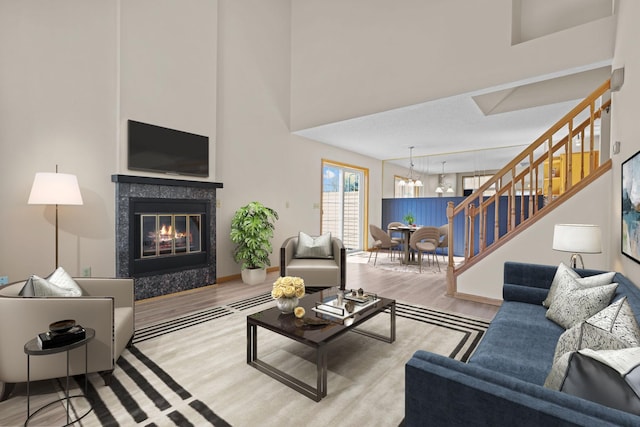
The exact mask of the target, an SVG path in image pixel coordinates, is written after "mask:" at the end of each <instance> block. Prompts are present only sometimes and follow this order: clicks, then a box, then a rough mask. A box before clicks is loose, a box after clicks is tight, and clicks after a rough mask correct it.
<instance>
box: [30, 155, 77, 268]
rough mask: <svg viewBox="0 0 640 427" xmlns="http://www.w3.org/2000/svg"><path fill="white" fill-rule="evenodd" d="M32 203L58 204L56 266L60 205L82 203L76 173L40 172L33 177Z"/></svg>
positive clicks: (57, 265)
mask: <svg viewBox="0 0 640 427" xmlns="http://www.w3.org/2000/svg"><path fill="white" fill-rule="evenodd" d="M27 203H28V204H30V205H55V206H56V268H58V267H59V263H58V205H81V204H82V194H80V187H79V186H78V179H77V178H76V176H75V175H70V174H66V173H58V166H56V172H55V173H52V172H38V173H36V176H35V178H34V179H33V185H32V186H31V193H30V194H29V201H28V202H27Z"/></svg>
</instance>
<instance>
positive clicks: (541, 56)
mask: <svg viewBox="0 0 640 427" xmlns="http://www.w3.org/2000/svg"><path fill="white" fill-rule="evenodd" d="M292 5H293V29H292V31H293V41H292V42H293V43H292V46H293V48H292V56H291V58H292V66H291V69H292V82H291V84H292V94H291V95H292V96H291V99H292V118H291V124H292V126H291V127H292V129H293V130H300V129H305V128H309V127H313V126H318V125H321V124H326V123H331V122H335V121H338V120H345V119H349V118H353V117H358V116H362V115H365V114H371V113H375V112H380V111H386V110H389V109H392V108H397V107H401V106H407V105H412V104H417V103H420V102H426V101H429V100H433V99H438V98H444V97H447V96H451V95H456V94H461V93H466V92H470V91H473V90H479V89H486V88H489V87H493V86H496V85H499V84H505V83H510V82H516V81H520V80H522V79H528V78H532V77H537V76H540V75H544V74H549V73H555V72H559V71H564V70H568V69H572V68H574V67H578V66H584V65H586V64H593V63H596V62H599V61H608V60H610V59H611V53H612V51H613V45H614V36H613V35H614V33H615V19H614V18H613V17H608V18H602V19H598V20H595V21H592V22H588V23H586V24H583V25H579V26H575V27H572V28H569V29H566V30H564V31H559V32H556V33H553V34H550V35H547V36H544V37H540V38H537V39H535V40H530V41H528V42H526V43H521V44H518V45H516V46H512V45H511V21H512V0H485V1H468V0H448V1H424V0H397V1H393V2H390V1H387V0H349V1H344V0H323V1H317V0H295V1H294V2H292Z"/></svg>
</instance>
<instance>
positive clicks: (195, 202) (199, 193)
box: [112, 175, 222, 299]
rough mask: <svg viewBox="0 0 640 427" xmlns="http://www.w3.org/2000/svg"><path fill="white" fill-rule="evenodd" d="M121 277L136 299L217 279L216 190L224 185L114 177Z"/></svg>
mask: <svg viewBox="0 0 640 427" xmlns="http://www.w3.org/2000/svg"><path fill="white" fill-rule="evenodd" d="M112 181H113V182H114V183H115V184H116V275H117V277H134V278H135V295H136V299H144V298H150V297H154V296H159V295H165V294H169V293H174V292H179V291H183V290H188V289H193V288H198V287H201V286H206V285H210V284H214V283H215V282H216V263H215V247H216V232H215V231H216V230H215V223H216V221H215V205H216V189H218V188H222V184H221V183H213V182H205V181H185V180H177V179H164V178H149V177H136V176H128V175H113V176H112Z"/></svg>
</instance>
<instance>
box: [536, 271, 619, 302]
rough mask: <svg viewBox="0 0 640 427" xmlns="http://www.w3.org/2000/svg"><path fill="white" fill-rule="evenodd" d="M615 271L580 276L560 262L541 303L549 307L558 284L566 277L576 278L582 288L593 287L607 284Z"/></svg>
mask: <svg viewBox="0 0 640 427" xmlns="http://www.w3.org/2000/svg"><path fill="white" fill-rule="evenodd" d="M615 275H616V273H615V271H610V272H607V273H602V274H596V275H594V276H587V277H580V275H579V274H578V273H576V272H575V271H573V270H572V269H571V268H570V267H568V266H567V265H566V264H565V263H563V262H561V263H560V265H559V266H558V269H557V270H556V274H555V276H554V277H553V281H552V282H551V287H550V288H549V293H548V294H547V298H545V300H544V301H543V302H542V305H543V306H545V307H547V308H549V307H550V306H551V304H552V303H553V300H554V299H555V295H556V292H557V289H558V286H559V285H560V282H562V280H567V279H565V278H566V277H571V278H573V279H575V280H576V282H577V283H578V284H580V285H582V287H583V288H593V287H596V286H602V285H608V284H610V283H611V281H612V280H613V276H615Z"/></svg>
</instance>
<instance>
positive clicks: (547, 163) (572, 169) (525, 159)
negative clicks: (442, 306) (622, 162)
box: [447, 80, 611, 296]
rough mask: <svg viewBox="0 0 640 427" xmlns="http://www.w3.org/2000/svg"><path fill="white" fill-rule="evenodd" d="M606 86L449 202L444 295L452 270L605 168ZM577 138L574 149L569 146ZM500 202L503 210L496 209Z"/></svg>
mask: <svg viewBox="0 0 640 427" xmlns="http://www.w3.org/2000/svg"><path fill="white" fill-rule="evenodd" d="M609 89H610V81H609V80H607V81H606V82H605V83H603V84H602V85H601V86H600V87H599V88H598V89H596V90H595V91H594V92H593V93H592V94H591V95H589V96H588V97H587V98H585V99H584V100H583V101H582V102H580V103H579V104H578V105H577V106H576V107H575V108H574V109H572V110H571V111H570V112H569V113H567V114H566V115H565V116H564V117H563V118H562V119H560V120H559V121H558V122H556V124H554V125H553V126H552V127H551V128H549V130H547V131H546V132H545V133H544V134H542V136H540V137H539V138H538V139H537V140H536V141H534V142H533V143H532V144H531V145H530V146H529V147H527V148H526V149H524V150H523V151H522V152H521V153H520V154H518V155H517V156H516V157H515V158H514V159H513V160H512V161H511V162H509V164H507V165H506V166H505V167H504V168H502V169H501V170H500V171H498V172H497V173H496V174H495V175H494V176H493V177H492V178H491V179H490V180H488V181H487V182H486V183H485V184H483V185H482V186H480V188H479V189H477V190H476V191H475V192H474V193H473V194H471V195H469V197H467V198H466V199H465V200H463V201H462V202H461V203H460V204H459V205H458V206H454V204H453V202H449V204H448V207H447V218H448V222H449V248H448V249H449V250H448V253H449V262H448V267H447V295H451V296H453V295H455V294H456V292H457V290H456V277H457V275H458V274H460V273H462V272H463V271H464V270H466V269H468V268H469V267H471V266H472V265H474V264H476V263H477V262H478V261H480V260H481V259H482V258H484V257H485V256H486V255H488V254H489V253H491V252H493V250H495V249H496V248H498V247H499V246H501V245H502V244H503V243H504V242H506V241H508V240H510V239H511V238H513V236H514V235H515V234H517V233H519V232H520V231H521V230H524V229H525V228H526V227H528V226H529V225H530V224H532V223H533V222H534V221H535V220H536V218H539V217H540V216H542V215H544V214H545V213H546V212H549V211H551V209H552V208H553V206H555V205H558V204H559V203H561V202H562V201H563V200H564V199H566V198H568V197H570V196H571V195H572V194H573V193H574V191H572V190H573V189H575V190H578V189H579V188H581V187H582V186H583V185H587V184H588V183H589V182H590V181H592V180H594V179H596V177H597V176H600V175H601V174H602V173H603V170H604V169H606V170H608V169H610V168H611V162H610V161H607V162H604V163H602V164H600V161H599V160H600V156H599V151H600V150H599V146H600V141H596V131H595V127H596V126H597V125H598V124H599V121H600V119H601V115H602V111H604V110H607V111H608V109H609V108H610V105H611V101H610V99H609V96H610V95H609V93H610V92H609ZM585 138H586V139H585ZM578 139H579V141H580V149H579V151H574V142H575V141H574V140H578ZM585 145H586V147H585ZM485 192H488V193H493V194H490V195H487V194H485ZM505 204H506V212H507V214H506V215H504V214H503V215H500V212H501V210H502V211H504V210H505V206H504V205H505ZM490 219H493V225H492V226H489V225H488V224H489V222H491V221H490ZM454 221H464V262H463V263H461V264H460V265H458V266H456V265H455V263H454V251H453V245H454V242H455V241H456V239H455V236H454Z"/></svg>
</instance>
